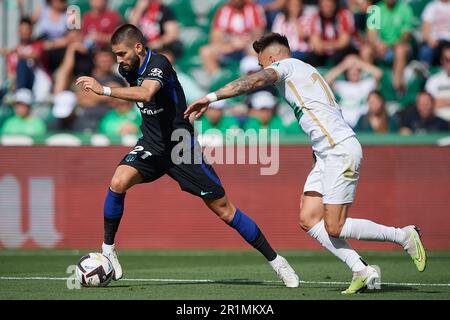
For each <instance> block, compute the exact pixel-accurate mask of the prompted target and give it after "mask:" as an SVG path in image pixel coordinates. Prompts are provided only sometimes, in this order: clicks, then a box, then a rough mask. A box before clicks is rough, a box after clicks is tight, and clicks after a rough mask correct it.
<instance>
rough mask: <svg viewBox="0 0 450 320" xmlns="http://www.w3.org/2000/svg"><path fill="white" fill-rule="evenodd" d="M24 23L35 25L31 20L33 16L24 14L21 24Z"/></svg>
mask: <svg viewBox="0 0 450 320" xmlns="http://www.w3.org/2000/svg"><path fill="white" fill-rule="evenodd" d="M22 23H25V24H28V25H30V26H32V25H33V22H32V21H31V18H30V17H28V16H22V17H21V18H20V21H19V24H22Z"/></svg>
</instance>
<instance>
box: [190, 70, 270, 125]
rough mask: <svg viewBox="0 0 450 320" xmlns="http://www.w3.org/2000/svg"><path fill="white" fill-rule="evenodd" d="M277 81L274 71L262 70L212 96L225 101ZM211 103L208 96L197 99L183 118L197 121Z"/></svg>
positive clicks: (230, 84) (235, 81)
mask: <svg viewBox="0 0 450 320" xmlns="http://www.w3.org/2000/svg"><path fill="white" fill-rule="evenodd" d="M277 80H278V73H277V72H276V71H275V70H274V69H272V68H268V69H263V70H261V71H259V72H256V73H253V74H251V75H248V76H244V77H242V78H239V79H237V80H234V81H232V82H230V83H228V84H226V85H225V86H223V87H222V88H220V89H219V90H217V91H216V92H214V93H213V95H215V96H216V97H217V99H216V100H222V99H227V98H231V97H235V96H239V95H241V94H244V93H249V92H252V91H254V90H256V89H259V88H264V87H267V86H269V85H272V84H274V83H275V82H276V81H277ZM211 102H212V101H211V100H210V98H209V97H208V96H205V97H203V98H200V99H198V100H197V101H195V102H193V103H192V104H191V105H190V106H189V107H188V108H187V109H186V111H185V112H184V117H185V118H190V119H191V120H195V119H198V118H199V117H200V116H201V115H202V114H203V113H205V111H206V110H207V109H208V106H209V104H210V103H211Z"/></svg>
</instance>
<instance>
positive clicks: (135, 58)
mask: <svg viewBox="0 0 450 320" xmlns="http://www.w3.org/2000/svg"><path fill="white" fill-rule="evenodd" d="M139 66H140V61H139V56H138V55H134V56H133V57H132V58H131V63H130V70H131V71H135V72H136V71H138V69H139Z"/></svg>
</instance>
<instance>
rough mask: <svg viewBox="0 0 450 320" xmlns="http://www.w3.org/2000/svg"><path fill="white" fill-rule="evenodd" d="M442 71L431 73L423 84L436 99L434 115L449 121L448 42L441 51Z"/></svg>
mask: <svg viewBox="0 0 450 320" xmlns="http://www.w3.org/2000/svg"><path fill="white" fill-rule="evenodd" d="M441 65H442V67H443V68H442V71H440V72H439V73H437V74H435V75H432V76H431V77H430V78H429V79H428V80H427V82H426V84H425V90H426V91H427V92H428V93H430V94H431V95H432V96H433V98H434V99H435V101H436V104H435V108H436V111H435V112H436V115H437V116H439V117H441V118H443V119H445V120H447V121H450V44H447V45H446V46H444V47H443V49H442V53H441Z"/></svg>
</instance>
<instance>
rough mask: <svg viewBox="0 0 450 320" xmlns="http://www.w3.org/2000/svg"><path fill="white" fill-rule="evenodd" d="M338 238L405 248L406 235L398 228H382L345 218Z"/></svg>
mask: <svg viewBox="0 0 450 320" xmlns="http://www.w3.org/2000/svg"><path fill="white" fill-rule="evenodd" d="M339 238H341V239H356V240H372V241H390V242H394V243H397V244H399V245H401V246H405V244H406V241H407V234H406V232H405V231H403V230H402V229H400V228H394V227H387V226H383V225H381V224H378V223H375V222H372V221H370V220H366V219H352V218H347V219H346V220H345V224H344V226H343V227H342V231H341V234H340V235H339Z"/></svg>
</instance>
